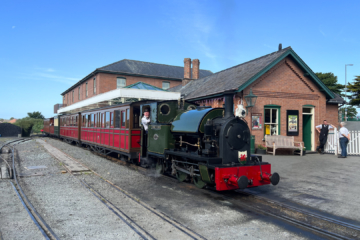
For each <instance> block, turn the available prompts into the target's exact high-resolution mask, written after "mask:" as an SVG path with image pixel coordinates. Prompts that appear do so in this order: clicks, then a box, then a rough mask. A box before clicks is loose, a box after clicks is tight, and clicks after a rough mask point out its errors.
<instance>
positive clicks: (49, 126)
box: [43, 116, 60, 137]
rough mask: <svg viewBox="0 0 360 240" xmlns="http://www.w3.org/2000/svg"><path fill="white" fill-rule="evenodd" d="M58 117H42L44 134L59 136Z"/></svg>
mask: <svg viewBox="0 0 360 240" xmlns="http://www.w3.org/2000/svg"><path fill="white" fill-rule="evenodd" d="M59 129H60V128H59V117H58V116H55V117H52V118H46V119H44V129H43V130H44V132H43V133H45V134H46V135H51V136H56V137H58V136H59Z"/></svg>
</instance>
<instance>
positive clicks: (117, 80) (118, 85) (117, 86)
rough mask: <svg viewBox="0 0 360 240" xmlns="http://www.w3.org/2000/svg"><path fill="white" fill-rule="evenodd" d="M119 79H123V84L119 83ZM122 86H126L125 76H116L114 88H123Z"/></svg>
mask: <svg viewBox="0 0 360 240" xmlns="http://www.w3.org/2000/svg"><path fill="white" fill-rule="evenodd" d="M120 80H123V81H124V83H125V84H120V83H121V81H120ZM123 87H126V78H124V77H117V78H116V89H118V88H123Z"/></svg>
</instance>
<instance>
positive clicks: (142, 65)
mask: <svg viewBox="0 0 360 240" xmlns="http://www.w3.org/2000/svg"><path fill="white" fill-rule="evenodd" d="M198 62H199V60H197V59H194V60H193V71H192V72H189V73H188V74H189V77H191V78H192V79H198V78H203V77H206V76H209V75H211V74H212V72H211V71H209V70H201V69H199V64H197V63H198ZM186 64H187V65H189V66H190V64H191V63H187V62H186V63H185V65H186ZM183 76H184V67H179V66H171V65H165V64H157V63H150V62H142V61H135V60H128V59H123V60H121V61H118V62H115V63H112V64H109V65H106V66H104V67H100V68H97V69H95V70H94V71H93V72H91V73H90V74H88V75H87V76H85V77H84V78H83V79H81V80H80V81H79V82H77V83H76V84H74V85H73V86H71V87H70V88H68V89H67V90H66V91H64V92H63V93H62V94H61V95H62V98H63V103H62V107H66V106H70V105H72V104H75V103H78V102H80V101H83V100H86V99H89V98H92V97H94V96H97V95H99V94H102V93H106V92H109V91H111V90H114V89H118V88H124V87H126V86H130V85H133V84H136V83H138V82H142V83H144V84H150V85H152V86H154V87H157V88H161V89H165V90H166V89H168V88H171V87H175V86H177V85H181V83H182V82H183V78H184V77H183ZM59 107H60V106H59V105H55V108H54V112H55V113H56V112H57V110H58V109H59Z"/></svg>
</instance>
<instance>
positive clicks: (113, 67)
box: [61, 59, 213, 95]
mask: <svg viewBox="0 0 360 240" xmlns="http://www.w3.org/2000/svg"><path fill="white" fill-rule="evenodd" d="M101 72H103V73H114V74H121V75H135V76H140V77H141V76H142V77H152V78H162V79H168V80H178V81H181V80H182V79H183V78H184V67H179V66H172V65H166V64H159V63H151V62H142V61H136V60H129V59H123V60H121V61H118V62H115V63H112V64H109V65H106V66H104V67H100V68H97V69H95V70H94V71H93V72H91V73H90V74H88V75H87V76H86V77H84V78H83V79H81V80H80V81H79V82H77V83H76V84H74V85H73V86H71V87H70V88H69V89H67V90H66V91H65V92H63V93H62V94H61V95H64V94H65V93H67V92H69V91H70V90H72V89H73V88H76V87H77V86H78V85H80V84H81V83H83V82H84V81H86V80H87V79H88V78H89V77H91V76H92V75H95V74H96V73H101ZM211 74H213V73H212V72H211V71H209V70H203V69H200V71H199V78H202V77H206V76H209V75H211Z"/></svg>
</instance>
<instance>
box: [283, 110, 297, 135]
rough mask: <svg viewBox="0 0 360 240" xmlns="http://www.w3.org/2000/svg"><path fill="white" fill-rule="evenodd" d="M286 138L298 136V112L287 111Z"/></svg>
mask: <svg viewBox="0 0 360 240" xmlns="http://www.w3.org/2000/svg"><path fill="white" fill-rule="evenodd" d="M286 119H287V131H286V132H287V136H299V111H298V110H287V111H286Z"/></svg>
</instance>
